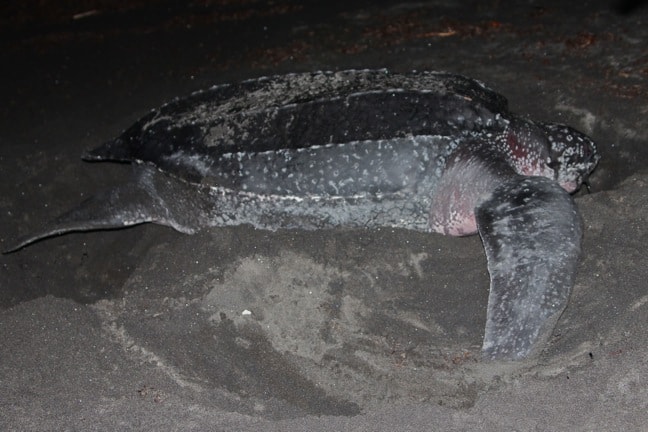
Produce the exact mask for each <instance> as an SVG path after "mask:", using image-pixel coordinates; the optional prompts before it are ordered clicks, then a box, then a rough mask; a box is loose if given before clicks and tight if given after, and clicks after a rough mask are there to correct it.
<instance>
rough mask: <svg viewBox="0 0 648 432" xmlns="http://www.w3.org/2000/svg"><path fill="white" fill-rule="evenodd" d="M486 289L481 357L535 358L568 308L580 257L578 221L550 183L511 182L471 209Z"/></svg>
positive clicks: (528, 179) (522, 179) (570, 202)
mask: <svg viewBox="0 0 648 432" xmlns="http://www.w3.org/2000/svg"><path fill="white" fill-rule="evenodd" d="M476 218H477V226H478V229H479V234H480V235H481V238H482V241H483V243H484V248H485V249H486V257H487V259H488V271H489V272H490V278H491V286H490V294H489V297H488V311H487V319H486V331H485V335H484V345H483V347H482V355H483V357H484V358H485V359H489V360H522V359H524V358H527V357H530V356H533V355H535V354H538V353H539V351H540V350H541V349H542V347H543V346H544V344H545V342H546V341H547V340H548V339H549V337H550V336H551V332H552V331H553V328H554V325H555V324H556V321H557V320H558V318H559V317H560V315H561V313H562V312H563V310H564V309H565V306H566V305H567V301H568V298H569V294H570V292H571V289H572V286H573V280H574V274H575V271H576V265H577V262H578V256H579V254H580V244H581V235H582V226H581V219H580V216H579V215H578V212H577V211H576V207H575V205H574V202H573V200H572V198H571V196H569V194H568V193H567V192H565V191H564V190H563V189H562V188H561V187H560V186H559V185H558V184H557V183H555V182H553V181H551V180H549V179H545V178H542V177H516V178H515V179H513V180H511V181H508V182H506V183H504V184H502V185H501V186H499V187H498V188H497V189H496V190H495V192H494V193H493V194H492V196H491V197H490V198H489V199H488V200H487V201H486V202H484V203H482V204H481V205H480V206H479V207H478V209H477V211H476Z"/></svg>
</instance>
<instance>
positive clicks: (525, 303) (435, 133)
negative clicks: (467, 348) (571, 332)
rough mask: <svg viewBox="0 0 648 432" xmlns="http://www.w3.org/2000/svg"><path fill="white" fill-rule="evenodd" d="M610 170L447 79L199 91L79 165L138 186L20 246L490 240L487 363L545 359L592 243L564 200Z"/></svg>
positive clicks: (566, 133)
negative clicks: (379, 235)
mask: <svg viewBox="0 0 648 432" xmlns="http://www.w3.org/2000/svg"><path fill="white" fill-rule="evenodd" d="M599 158H600V156H599V155H598V153H597V151H596V147H595V145H594V143H593V142H592V141H591V140H590V139H589V138H588V137H586V136H585V135H583V134H582V133H580V132H578V131H576V130H574V129H572V128H570V127H568V126H563V125H557V124H549V123H539V122H533V121H530V120H526V119H524V118H521V117H518V116H515V115H513V114H511V113H510V112H509V111H508V108H507V101H506V99H505V98H504V97H503V96H501V95H499V94H497V93H495V92H494V91H492V90H490V89H489V88H487V87H486V86H485V85H484V84H482V83H480V82H479V81H476V80H473V79H469V78H466V77H463V76H459V75H453V74H448V73H437V72H411V73H406V74H396V73H390V72H388V71H386V70H359V71H358V70H350V71H342V72H315V73H303V74H290V75H283V76H274V77H264V78H259V79H253V80H249V81H244V82H241V83H238V84H226V85H218V86H215V87H212V88H210V89H208V90H205V91H199V92H196V93H193V94H192V95H190V96H189V97H187V98H183V99H177V100H174V101H173V102H171V103H169V104H167V105H164V106H162V107H161V108H160V109H157V110H154V111H152V112H150V113H149V114H148V115H146V116H144V117H143V118H142V119H140V120H139V121H138V122H137V123H135V124H134V125H133V126H132V127H130V128H129V129H127V130H126V131H124V132H123V133H122V134H121V135H120V136H119V137H118V138H116V139H115V140H113V141H110V142H108V143H106V144H104V145H102V146H100V147H98V148H97V149H95V150H92V151H90V152H88V153H87V154H85V155H84V159H85V160H88V161H106V160H108V161H128V162H132V163H133V164H134V166H135V177H134V179H133V180H132V181H131V182H130V183H128V184H126V185H124V186H122V187H120V188H117V189H114V190H110V191H107V192H105V193H102V194H99V195H96V196H94V197H92V198H90V199H88V200H87V201H85V202H84V203H82V204H81V205H80V206H79V207H78V208H76V209H74V210H72V211H70V212H68V213H66V214H64V215H62V216H60V217H59V218H57V219H56V220H55V221H54V222H53V223H51V224H50V225H47V226H46V228H44V229H43V230H42V231H40V232H38V233H36V234H33V235H29V236H27V237H24V238H22V239H20V240H19V241H18V242H17V244H16V245H15V247H14V248H12V249H11V250H10V251H13V250H17V249H20V248H22V247H23V246H25V245H27V244H29V243H32V242H34V241H36V240H39V239H41V238H44V237H48V236H52V235H54V234H61V233H65V232H70V231H86V230H95V229H106V228H120V227H125V226H130V225H135V224H139V223H143V222H154V223H158V224H162V225H168V226H171V227H173V228H175V229H176V230H178V231H180V232H183V233H194V232H195V231H197V230H198V229H200V228H202V227H207V226H226V225H238V224H251V225H253V226H255V227H257V228H262V229H269V230H276V229H280V228H302V229H320V228H329V227H339V226H345V227H365V228H374V227H400V228H406V229H412V230H418V231H426V232H429V231H434V232H439V233H444V234H450V235H468V234H473V233H476V232H479V234H480V235H481V238H482V240H483V244H484V248H485V250H486V256H487V259H488V270H489V272H490V276H491V286H490V294H489V300H488V310H487V323H486V331H485V336H484V343H483V348H482V353H483V356H484V357H485V358H487V359H505V360H518V359H523V358H526V357H528V356H531V355H533V354H535V353H537V352H538V351H539V350H540V349H541V348H542V346H543V345H544V342H545V341H546V340H547V339H548V337H549V336H550V334H551V332H552V329H553V327H554V324H555V322H556V321H557V319H558V317H559V316H560V314H561V313H562V311H563V309H564V308H565V306H566V304H567V300H568V297H569V294H570V291H571V288H572V285H573V278H574V273H575V268H576V265H577V260H578V256H579V252H580V243H581V233H582V229H581V221H580V217H579V215H578V212H577V210H576V207H575V205H574V203H573V201H572V198H571V197H570V195H569V192H573V191H575V190H577V189H578V188H579V187H580V185H581V184H582V183H583V182H584V181H586V179H587V176H588V175H589V174H590V173H591V171H592V170H593V169H594V167H595V166H596V164H597V162H598V160H599Z"/></svg>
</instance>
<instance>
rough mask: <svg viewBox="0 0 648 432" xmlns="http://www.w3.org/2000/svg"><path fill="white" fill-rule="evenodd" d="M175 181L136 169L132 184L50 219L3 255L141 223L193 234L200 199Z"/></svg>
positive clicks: (90, 199)
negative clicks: (44, 242) (43, 242)
mask: <svg viewBox="0 0 648 432" xmlns="http://www.w3.org/2000/svg"><path fill="white" fill-rule="evenodd" d="M187 188H188V185H187V184H185V183H184V182H181V181H179V180H175V179H173V178H171V177H168V176H166V175H164V174H162V173H159V172H158V171H157V170H156V169H155V168H152V167H147V166H138V167H137V168H136V172H135V178H134V179H133V181H131V182H129V183H127V184H125V185H123V186H121V187H118V188H115V189H112V190H108V191H105V192H103V193H99V194H97V195H94V196H92V197H90V198H88V199H87V200H85V201H84V202H82V203H81V204H80V205H79V206H78V207H76V208H74V209H72V210H70V211H69V212H67V213H64V214H62V215H61V216H59V217H57V218H56V219H54V220H53V221H52V222H50V223H49V224H47V225H46V226H45V227H44V228H43V229H41V230H40V231H37V232H35V233H32V234H29V235H26V236H23V237H21V238H19V239H18V240H16V242H15V244H14V245H13V246H12V247H10V248H8V249H6V250H5V251H4V253H9V252H14V251H17V250H19V249H21V248H23V247H25V246H27V245H28V244H31V243H34V242H36V241H38V240H41V239H44V238H47V237H51V236H54V235H57V234H65V233H69V232H74V231H92V230H101V229H113V228H123V227H127V226H132V225H137V224H141V223H145V222H154V223H157V224H160V225H167V226H170V227H172V228H175V229H176V230H178V231H180V232H183V233H193V232H195V231H196V229H197V228H199V227H200V226H201V225H202V224H201V222H200V220H199V216H197V215H199V214H200V212H198V211H196V209H195V208H194V207H195V206H196V205H199V203H198V201H197V200H199V199H200V197H199V196H197V195H198V194H196V191H195V188H191V190H185V189H187Z"/></svg>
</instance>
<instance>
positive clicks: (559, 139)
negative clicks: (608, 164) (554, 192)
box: [539, 123, 601, 193]
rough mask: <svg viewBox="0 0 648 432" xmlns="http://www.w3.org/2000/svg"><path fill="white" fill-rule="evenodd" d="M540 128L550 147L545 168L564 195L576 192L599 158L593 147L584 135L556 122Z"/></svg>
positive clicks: (541, 124)
mask: <svg viewBox="0 0 648 432" xmlns="http://www.w3.org/2000/svg"><path fill="white" fill-rule="evenodd" d="M539 126H540V127H541V128H542V129H543V130H544V131H545V133H546V135H547V139H548V140H549V144H550V146H551V150H550V159H551V160H550V162H549V163H548V165H549V167H550V168H552V169H553V170H554V172H555V180H556V181H557V182H558V183H559V184H560V186H562V187H563V189H565V190H566V191H567V192H570V193H571V192H575V191H577V190H578V189H579V188H580V187H581V185H582V184H583V183H586V182H587V178H588V177H589V175H590V173H591V172H592V171H594V168H596V164H598V161H599V160H600V159H601V155H600V154H599V153H598V151H597V150H596V145H595V144H594V142H593V141H592V140H591V139H590V138H589V137H588V136H587V135H585V134H583V133H581V132H579V131H577V130H576V129H574V128H571V127H569V126H565V125H561V124H556V123H540V124H539Z"/></svg>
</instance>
